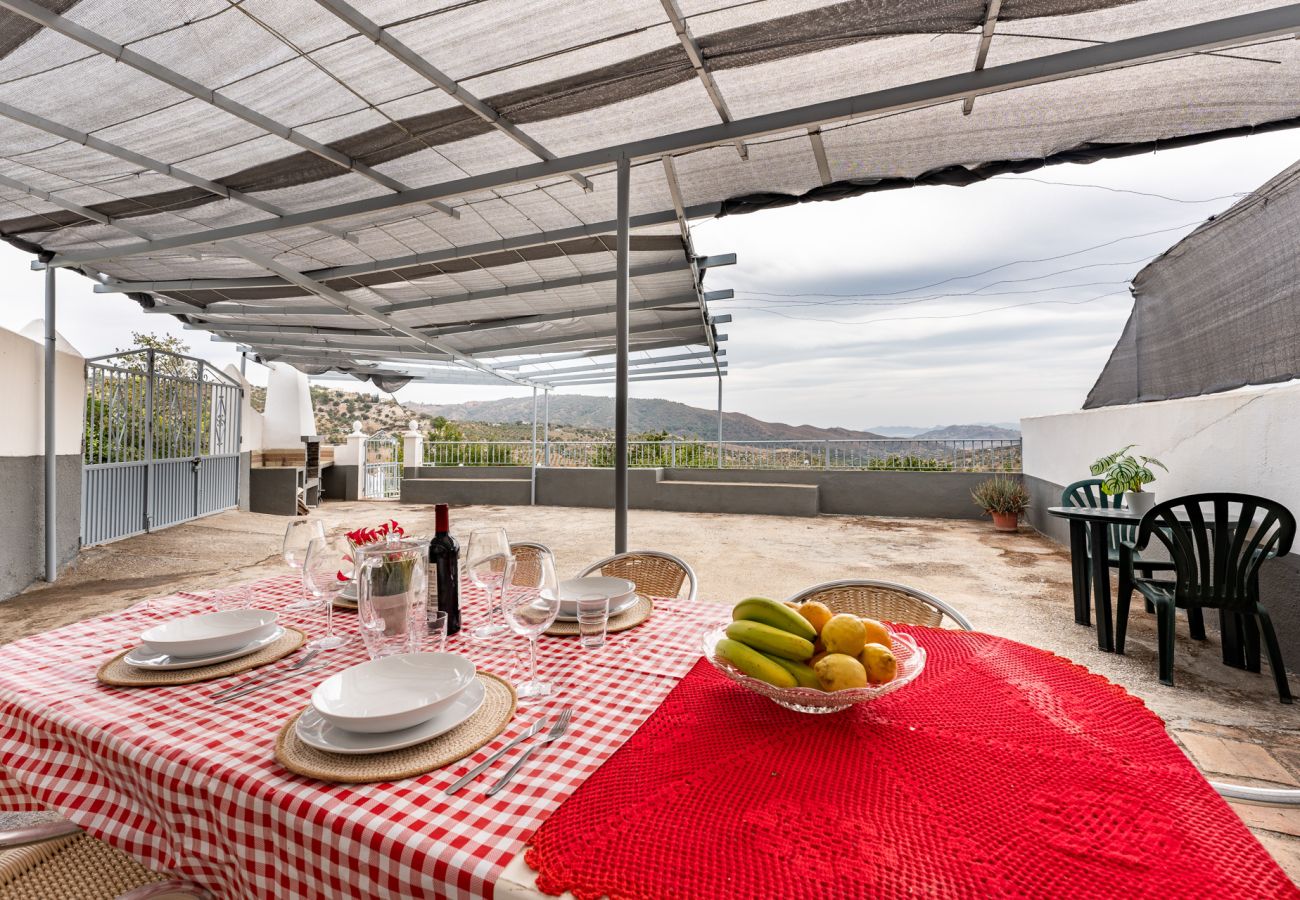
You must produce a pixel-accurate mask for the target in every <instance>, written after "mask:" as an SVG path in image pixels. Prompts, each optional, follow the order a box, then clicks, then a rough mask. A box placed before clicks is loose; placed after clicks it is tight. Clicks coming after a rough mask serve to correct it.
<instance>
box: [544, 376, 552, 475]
mask: <svg viewBox="0 0 1300 900" xmlns="http://www.w3.org/2000/svg"><path fill="white" fill-rule="evenodd" d="M542 410H543V412H542V465H543V466H548V467H549V466H550V464H551V392H550V391H545V392H544V393H543V394H542Z"/></svg>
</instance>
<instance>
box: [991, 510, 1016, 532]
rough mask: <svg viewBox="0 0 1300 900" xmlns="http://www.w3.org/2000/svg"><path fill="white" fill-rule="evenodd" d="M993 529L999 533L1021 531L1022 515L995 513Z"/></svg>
mask: <svg viewBox="0 0 1300 900" xmlns="http://www.w3.org/2000/svg"><path fill="white" fill-rule="evenodd" d="M993 527H994V528H995V529H997V530H998V531H1019V530H1020V515H1019V514H1018V513H1000V512H995V513H993Z"/></svg>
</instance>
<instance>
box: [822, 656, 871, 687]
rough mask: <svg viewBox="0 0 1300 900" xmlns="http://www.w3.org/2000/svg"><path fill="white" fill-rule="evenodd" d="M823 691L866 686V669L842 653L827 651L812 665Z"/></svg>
mask: <svg viewBox="0 0 1300 900" xmlns="http://www.w3.org/2000/svg"><path fill="white" fill-rule="evenodd" d="M813 671H814V672H816V673H817V680H818V681H820V682H821V683H822V690H823V691H847V690H849V689H851V688H860V687H866V686H867V670H866V669H864V668H862V663H860V662H858V661H857V660H856V659H854V658H853V657H852V656H848V655H846V654H844V653H827V654H826V655H825V656H824V657H822V659H821V660H819V661H818V663H817V665H815V666H814V667H813Z"/></svg>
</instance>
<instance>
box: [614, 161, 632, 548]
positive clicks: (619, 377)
mask: <svg viewBox="0 0 1300 900" xmlns="http://www.w3.org/2000/svg"><path fill="white" fill-rule="evenodd" d="M615 181H616V185H617V209H618V211H617V214H616V215H615V219H616V220H617V222H618V232H617V234H618V238H617V247H618V250H617V261H616V263H615V265H616V268H617V270H618V280H617V281H616V282H615V283H614V296H615V316H614V354H615V362H616V365H615V368H614V372H615V378H616V386H615V388H614V552H615V553H625V552H627V399H628V397H627V370H628V365H627V360H628V344H629V343H631V337H630V335H631V328H630V325H631V319H632V316H631V312H630V310H629V306H628V296H629V295H630V294H631V291H632V280H631V278H629V277H628V273H629V272H630V271H631V257H632V250H631V248H632V230H631V227H630V226H629V224H628V219H629V218H630V217H631V209H632V161H631V160H630V159H628V158H627V157H626V156H625V157H622V158H621V159H619V161H618V170H617V178H616V179H615Z"/></svg>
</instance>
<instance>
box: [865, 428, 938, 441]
mask: <svg viewBox="0 0 1300 900" xmlns="http://www.w3.org/2000/svg"><path fill="white" fill-rule="evenodd" d="M932 429H933V426H932V425H870V426H868V429H867V430H869V431H872V432H875V433H876V434H880V435H884V436H885V437H902V438H910V437H916V436H917V435H918V434H920V433H921V432H923V431H930V430H932Z"/></svg>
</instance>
